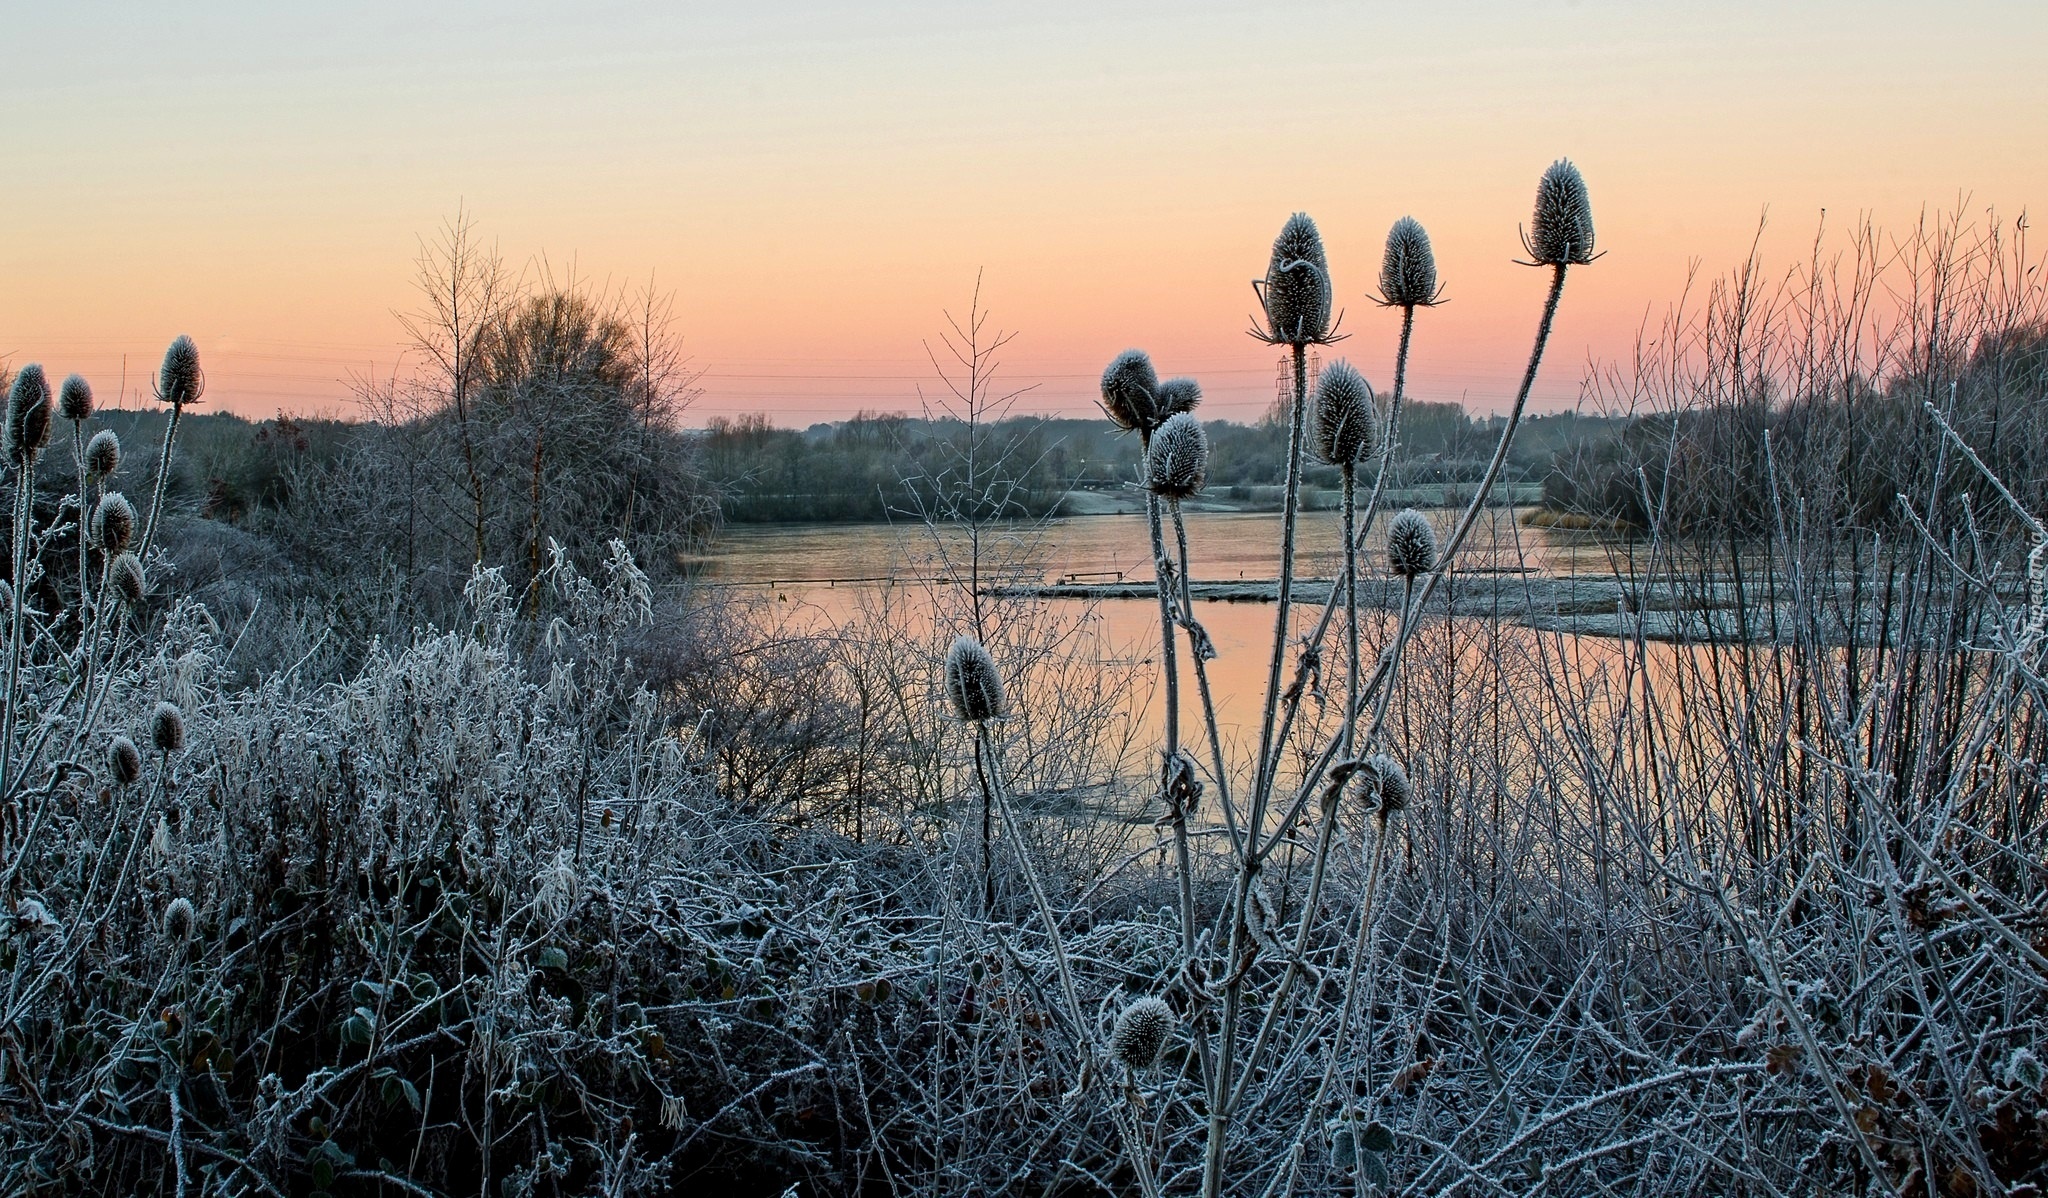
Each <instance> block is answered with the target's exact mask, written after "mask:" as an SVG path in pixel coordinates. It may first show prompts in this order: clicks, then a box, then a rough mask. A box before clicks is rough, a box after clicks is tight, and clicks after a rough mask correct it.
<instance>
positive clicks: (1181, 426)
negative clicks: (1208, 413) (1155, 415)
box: [1145, 412, 1209, 499]
mask: <svg viewBox="0 0 2048 1198" xmlns="http://www.w3.org/2000/svg"><path fill="white" fill-rule="evenodd" d="M1208 479H1209V434H1208V433H1206V432H1204V431H1202V422H1201V421H1199V420H1197V419H1195V418H1194V417H1193V416H1190V415H1188V414H1187V413H1186V412H1182V413H1180V414H1179V415H1177V416H1174V417H1173V418H1171V419H1169V420H1168V421H1167V422H1166V423H1165V424H1162V425H1160V426H1159V431H1158V432H1156V433H1153V434H1152V445H1151V447H1150V448H1149V449H1147V450H1146V451H1145V489H1146V490H1148V491H1150V492H1152V493H1153V494H1154V495H1158V496H1161V497H1162V498H1166V499H1186V498H1187V497H1188V496H1190V495H1193V494H1194V493H1195V492H1197V491H1199V490H1201V489H1202V484H1203V483H1205V482H1207V481H1208Z"/></svg>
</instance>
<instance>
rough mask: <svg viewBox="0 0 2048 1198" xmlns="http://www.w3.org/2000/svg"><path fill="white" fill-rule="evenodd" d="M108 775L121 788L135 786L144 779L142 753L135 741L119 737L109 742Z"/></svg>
mask: <svg viewBox="0 0 2048 1198" xmlns="http://www.w3.org/2000/svg"><path fill="white" fill-rule="evenodd" d="M107 773H108V774H110V775H112V776H113V779H114V782H115V784H116V785H119V786H133V785H135V783H136V781H137V780H138V779H140V778H141V777H142V753H141V752H140V751H139V750H138V749H136V747H135V742H134V741H132V740H129V739H128V738H127V737H125V736H117V737H115V738H114V739H113V740H112V741H110V742H108V744H107Z"/></svg>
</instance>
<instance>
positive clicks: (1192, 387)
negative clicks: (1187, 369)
mask: <svg viewBox="0 0 2048 1198" xmlns="http://www.w3.org/2000/svg"><path fill="white" fill-rule="evenodd" d="M1158 400H1159V419H1160V420H1162V421H1164V420H1167V419H1170V418H1172V417H1174V416H1178V415H1180V414H1181V413H1182V412H1192V411H1194V410H1195V405H1196V404H1199V403H1201V402H1202V385H1201V384H1200V383H1198V382H1196V381H1195V380H1193V379H1168V380H1166V381H1165V382H1163V383H1161V384H1159V392H1158Z"/></svg>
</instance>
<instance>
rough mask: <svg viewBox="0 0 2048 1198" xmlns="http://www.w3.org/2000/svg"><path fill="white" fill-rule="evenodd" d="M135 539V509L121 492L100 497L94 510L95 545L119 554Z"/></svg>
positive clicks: (112, 492) (93, 537)
mask: <svg viewBox="0 0 2048 1198" xmlns="http://www.w3.org/2000/svg"><path fill="white" fill-rule="evenodd" d="M134 539H135V509H134V508H133V507H132V506H130V505H129V503H128V497H127V496H125V495H123V494H121V493H120V492H119V491H109V492H107V493H106V494H105V495H102V496H100V501H99V503H98V504H97V505H95V506H94V507H93V509H92V540H93V544H95V545H98V546H99V547H100V548H102V549H104V550H106V551H107V552H108V553H119V552H121V551H122V550H124V549H126V548H128V543H129V542H130V541H132V540H134Z"/></svg>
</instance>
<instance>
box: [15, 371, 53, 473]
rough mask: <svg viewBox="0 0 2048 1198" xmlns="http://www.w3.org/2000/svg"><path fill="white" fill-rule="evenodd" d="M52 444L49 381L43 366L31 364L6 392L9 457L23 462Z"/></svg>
mask: <svg viewBox="0 0 2048 1198" xmlns="http://www.w3.org/2000/svg"><path fill="white" fill-rule="evenodd" d="M49 443H50V379H49V376H48V375H46V374H44V373H43V368H42V366H41V365H40V364H38V363H35V362H30V363H29V364H28V365H26V366H24V367H22V368H21V369H20V371H18V372H16V374H15V376H14V385H13V386H11V387H9V388H8V389H7V456H8V458H9V459H10V460H12V461H16V462H19V461H23V460H25V459H27V458H31V457H34V456H35V455H36V454H37V453H38V452H40V451H41V450H42V448H43V446H45V445H48V444H49Z"/></svg>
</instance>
